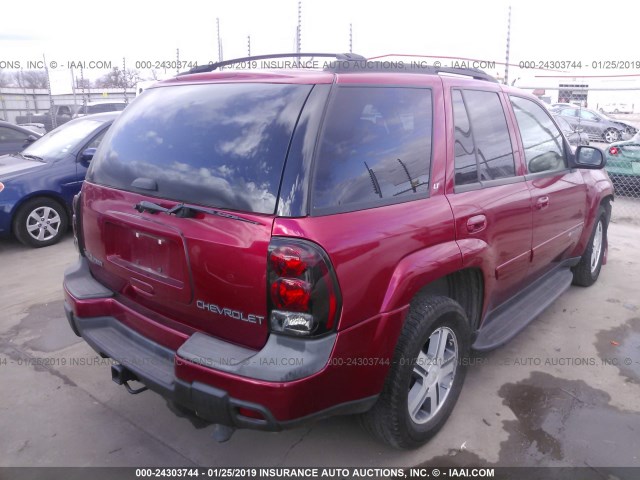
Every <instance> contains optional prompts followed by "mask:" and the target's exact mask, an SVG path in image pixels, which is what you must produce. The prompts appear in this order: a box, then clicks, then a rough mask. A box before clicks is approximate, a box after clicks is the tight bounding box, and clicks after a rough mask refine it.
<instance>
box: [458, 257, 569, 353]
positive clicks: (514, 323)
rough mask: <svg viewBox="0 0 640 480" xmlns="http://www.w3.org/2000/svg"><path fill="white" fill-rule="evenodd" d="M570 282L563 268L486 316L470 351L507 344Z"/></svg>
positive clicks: (565, 267) (566, 269)
mask: <svg viewBox="0 0 640 480" xmlns="http://www.w3.org/2000/svg"><path fill="white" fill-rule="evenodd" d="M572 280H573V273H572V272H571V270H570V268H569V267H568V266H563V267H560V268H558V269H556V270H553V271H551V272H549V273H548V274H546V275H545V276H543V277H542V278H540V279H539V280H537V281H536V282H534V283H533V284H531V286H530V287H529V288H527V289H526V290H524V291H522V292H521V293H519V294H518V295H516V296H515V297H513V298H511V299H509V300H507V301H506V302H505V303H504V304H502V305H500V306H499V307H498V308H497V309H495V310H493V311H492V312H491V313H489V314H488V315H487V318H486V320H485V321H484V323H483V324H482V326H481V327H480V330H478V336H477V338H476V341H475V342H474V343H473V345H472V346H471V348H473V349H474V350H478V351H487V350H492V349H494V348H497V347H499V346H501V345H503V344H505V343H507V342H508V341H509V340H511V339H512V338H513V337H515V336H516V335H517V334H518V333H520V332H521V331H522V330H524V328H525V327H526V326H527V325H528V324H529V323H531V321H533V320H534V319H535V318H536V317H537V316H538V315H540V314H541V313H542V312H543V311H544V310H545V309H546V308H547V307H548V306H549V305H551V304H552V303H553V302H554V301H555V300H556V299H557V298H558V297H559V296H560V295H562V294H563V293H564V292H565V291H566V290H567V289H568V288H569V287H570V286H571V282H572Z"/></svg>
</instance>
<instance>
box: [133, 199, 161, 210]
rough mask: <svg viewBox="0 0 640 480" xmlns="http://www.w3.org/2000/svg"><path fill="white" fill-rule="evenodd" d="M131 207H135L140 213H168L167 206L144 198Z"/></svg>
mask: <svg viewBox="0 0 640 480" xmlns="http://www.w3.org/2000/svg"><path fill="white" fill-rule="evenodd" d="M133 208H135V209H136V210H137V211H139V212H140V213H142V212H149V213H160V212H164V213H168V212H169V209H168V208H164V207H163V206H161V205H158V204H156V203H152V202H147V201H145V200H143V201H141V202H140V203H137V204H136V205H135V206H134V207H133Z"/></svg>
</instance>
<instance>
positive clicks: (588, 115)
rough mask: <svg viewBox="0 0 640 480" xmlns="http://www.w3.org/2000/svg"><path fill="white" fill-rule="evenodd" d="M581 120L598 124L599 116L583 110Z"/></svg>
mask: <svg viewBox="0 0 640 480" xmlns="http://www.w3.org/2000/svg"><path fill="white" fill-rule="evenodd" d="M580 118H582V119H583V120H591V121H592V122H597V121H598V116H597V115H594V114H593V113H591V112H588V111H586V110H581V111H580Z"/></svg>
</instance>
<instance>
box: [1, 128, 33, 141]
mask: <svg viewBox="0 0 640 480" xmlns="http://www.w3.org/2000/svg"><path fill="white" fill-rule="evenodd" d="M27 137H28V135H27V134H25V133H22V132H19V131H18V130H14V129H13V128H6V127H0V143H11V142H20V141H24V140H26V139H27Z"/></svg>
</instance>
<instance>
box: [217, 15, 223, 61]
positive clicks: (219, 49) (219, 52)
mask: <svg viewBox="0 0 640 480" xmlns="http://www.w3.org/2000/svg"><path fill="white" fill-rule="evenodd" d="M216 26H217V30H218V61H219V62H221V61H222V39H221V38H220V18H216Z"/></svg>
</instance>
